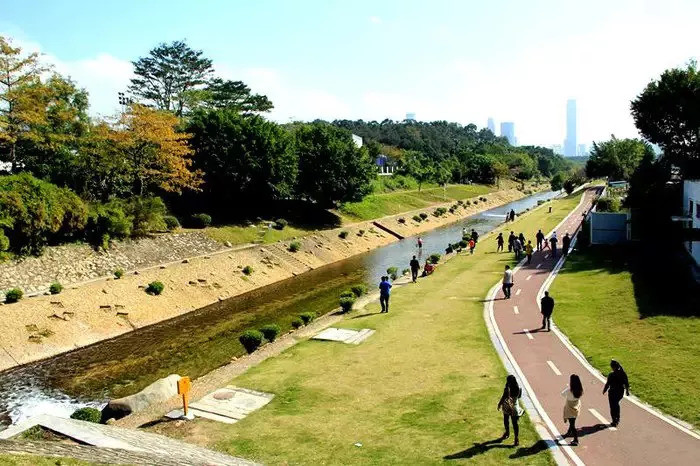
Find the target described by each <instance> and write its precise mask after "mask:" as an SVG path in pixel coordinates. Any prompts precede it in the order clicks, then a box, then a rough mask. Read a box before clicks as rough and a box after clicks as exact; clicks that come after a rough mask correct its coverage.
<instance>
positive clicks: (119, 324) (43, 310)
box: [0, 190, 525, 370]
mask: <svg viewBox="0 0 700 466" xmlns="http://www.w3.org/2000/svg"><path fill="white" fill-rule="evenodd" d="M524 196H525V194H524V193H522V192H520V191H517V190H506V191H500V192H496V193H491V194H488V195H486V196H482V197H486V199H487V200H486V201H478V203H477V204H476V205H475V204H474V199H472V200H471V202H470V204H471V205H469V206H465V207H459V208H458V209H457V210H456V211H455V212H454V213H450V212H447V213H446V214H444V215H441V216H433V215H432V213H433V212H434V211H435V209H437V208H438V207H444V208H446V209H448V208H449V207H451V206H453V205H454V204H455V203H454V202H449V203H445V204H443V205H438V206H432V207H431V208H430V209H419V210H416V211H413V212H406V213H403V214H399V215H393V216H390V217H385V218H383V219H381V220H379V222H380V223H381V224H382V225H384V226H386V228H389V229H392V230H395V231H398V232H400V234H401V235H402V236H406V237H407V236H412V235H417V234H420V233H422V232H425V231H428V230H431V229H434V228H437V227H439V226H442V225H446V224H449V223H453V222H456V221H459V220H461V219H463V218H465V217H468V216H470V215H473V214H475V213H478V212H480V211H482V210H486V209H489V208H492V207H495V206H498V205H502V204H504V203H507V202H511V201H514V200H517V199H520V198H522V197H524ZM476 199H478V198H476ZM465 205H466V202H465ZM420 213H424V214H427V218H426V219H425V220H422V221H421V222H417V221H414V220H412V217H413V216H414V215H420ZM400 219H403V220H400ZM394 241H397V238H396V236H394V235H391V234H389V233H386V232H385V231H382V230H380V229H378V228H377V227H375V226H373V224H372V222H361V223H357V224H354V225H351V226H347V227H343V228H337V229H334V230H327V231H320V232H317V233H315V234H313V235H310V236H307V237H304V238H300V239H298V240H295V241H284V242H280V243H276V244H272V245H266V246H254V247H249V248H246V249H240V250H236V251H231V250H225V251H222V252H220V253H216V254H212V255H208V256H201V257H198V258H195V259H191V260H189V261H186V262H183V263H177V264H172V265H169V266H167V267H162V268H152V269H149V270H144V271H141V272H138V273H137V274H133V275H128V276H126V277H123V278H122V279H120V280H114V279H106V280H100V281H95V282H92V283H88V284H85V285H82V286H79V287H74V288H71V289H68V290H66V291H64V292H63V293H61V294H59V295H56V296H40V297H35V298H31V299H27V300H24V301H21V302H19V303H16V304H11V305H5V306H3V307H2V312H3V317H4V319H3V321H2V322H0V332H2V335H3V339H2V343H1V346H2V348H0V370H4V369H8V368H10V367H14V366H17V365H21V364H25V363H28V362H31V361H36V360H39V359H43V358H47V357H50V356H54V355H57V354H60V353H62V352H65V351H69V350H72V349H75V348H78V347H82V346H86V345H89V344H92V343H95V342H98V341H101V340H104V339H108V338H112V337H115V336H118V335H120V334H123V333H126V332H129V331H131V330H134V329H137V328H141V327H144V326H148V325H151V324H155V323H158V322H160V321H163V320H166V319H170V318H172V317H176V316H178V315H181V314H184V313H187V312H190V311H192V310H195V309H198V308H201V307H204V306H206V305H209V304H212V303H214V302H217V301H221V300H224V299H226V298H229V297H233V296H237V295H239V294H242V293H245V292H248V291H251V290H253V289H256V288H259V287H262V286H265V285H268V284H271V283H274V282H277V281H280V280H283V279H285V278H289V277H291V276H294V275H298V274H301V273H304V272H306V271H308V270H311V269H315V268H318V267H320V266H323V265H327V264H330V263H333V262H336V261H339V260H342V259H347V258H349V257H351V256H354V255H356V254H359V253H362V252H365V251H368V250H371V249H374V248H378V247H380V246H384V245H387V244H389V243H392V242H394ZM292 242H297V243H298V247H299V250H298V251H297V252H290V246H291V243H292ZM246 266H249V267H251V268H252V269H253V272H252V273H250V274H245V273H244V269H245V268H246ZM156 280H157V281H161V282H163V283H164V285H165V291H164V292H163V294H162V295H160V296H150V295H148V294H146V293H145V287H146V286H147V284H148V283H150V282H152V281H156Z"/></svg>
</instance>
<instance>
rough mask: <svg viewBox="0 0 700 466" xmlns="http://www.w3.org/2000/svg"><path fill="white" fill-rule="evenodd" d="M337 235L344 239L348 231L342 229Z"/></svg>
mask: <svg viewBox="0 0 700 466" xmlns="http://www.w3.org/2000/svg"><path fill="white" fill-rule="evenodd" d="M338 237H339V238H340V239H345V238H347V237H348V232H347V231H345V230H343V231H341V232H340V233H338Z"/></svg>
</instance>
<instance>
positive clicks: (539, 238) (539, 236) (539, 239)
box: [535, 230, 544, 251]
mask: <svg viewBox="0 0 700 466" xmlns="http://www.w3.org/2000/svg"><path fill="white" fill-rule="evenodd" d="M535 238H536V239H537V250H538V251H541V250H542V241H544V233H542V230H537V234H536V235H535Z"/></svg>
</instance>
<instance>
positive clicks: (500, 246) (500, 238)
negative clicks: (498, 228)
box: [496, 233, 503, 252]
mask: <svg viewBox="0 0 700 466" xmlns="http://www.w3.org/2000/svg"><path fill="white" fill-rule="evenodd" d="M496 242H497V243H498V247H497V248H496V252H503V233H499V234H498V236H497V237H496Z"/></svg>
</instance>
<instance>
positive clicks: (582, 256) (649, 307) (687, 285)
mask: <svg viewBox="0 0 700 466" xmlns="http://www.w3.org/2000/svg"><path fill="white" fill-rule="evenodd" d="M658 246H659V245H652V244H648V243H638V244H631V245H625V246H591V247H587V248H585V249H580V250H578V251H577V252H576V253H575V254H572V255H570V256H569V258H568V260H567V262H566V264H565V266H564V267H563V268H562V270H561V271H560V274H562V275H564V274H569V273H578V272H592V273H596V274H603V273H604V274H609V275H615V274H619V273H623V272H629V273H630V274H631V277H632V285H633V287H634V297H635V301H636V303H637V309H638V311H639V316H640V317H641V318H642V319H643V318H646V317H654V316H662V315H666V316H675V317H700V284H698V283H696V282H695V280H694V279H693V277H692V274H691V272H690V264H689V257H688V255H687V254H686V252H685V251H684V250H683V249H682V248H681V247H680V246H679V247H674V246H673V245H665V244H664V245H660V247H658Z"/></svg>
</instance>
